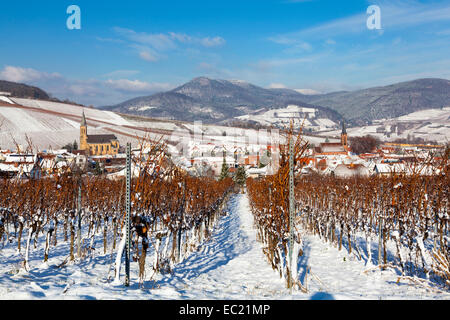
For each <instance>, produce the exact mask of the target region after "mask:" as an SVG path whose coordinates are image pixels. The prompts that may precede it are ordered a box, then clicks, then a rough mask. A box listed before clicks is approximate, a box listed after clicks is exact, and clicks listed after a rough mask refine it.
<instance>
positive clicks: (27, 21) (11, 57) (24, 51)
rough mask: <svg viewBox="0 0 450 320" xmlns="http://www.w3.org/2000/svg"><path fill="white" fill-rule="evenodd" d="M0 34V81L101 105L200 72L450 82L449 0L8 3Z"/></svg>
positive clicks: (333, 86) (317, 86)
mask: <svg viewBox="0 0 450 320" xmlns="http://www.w3.org/2000/svg"><path fill="white" fill-rule="evenodd" d="M72 4H75V5H78V6H79V7H80V9H81V30H69V29H68V28H67V26H66V20H67V18H68V17H69V14H67V13H66V10H67V7H68V6H69V5H72ZM370 5H377V6H379V8H380V10H381V11H380V12H381V29H380V30H370V29H368V28H367V25H366V20H367V19H368V18H369V15H370V14H368V13H367V12H366V11H367V8H368V7H369V6H370ZM0 32H1V33H0V35H1V40H0V41H1V42H0V43H1V45H0V79H5V80H9V81H17V82H23V83H27V84H31V85H37V86H39V87H41V88H43V89H44V90H46V91H48V92H50V93H51V94H53V95H54V96H56V97H58V98H69V99H71V100H75V101H78V102H81V103H84V104H88V105H91V104H92V105H94V106H101V105H106V104H116V103H119V102H122V101H123V100H126V99H129V98H133V97H136V96H142V95H148V94H151V93H154V92H158V91H164V90H169V89H171V88H174V87H176V86H178V85H181V84H183V83H184V82H187V81H189V80H190V79H192V78H194V77H198V76H207V77H210V78H219V79H240V80H245V81H248V82H251V83H253V84H256V85H260V86H262V87H266V88H269V87H286V88H291V89H300V90H303V89H308V90H313V91H317V92H331V91H337V90H355V89H359V88H366V87H371V86H377V85H387V84H392V83H396V82H400V81H408V80H413V79H417V78H426V77H437V78H446V79H450V45H449V43H450V2H449V1H438V0H435V1H417V0H401V1H386V0H382V1H363V0H358V1H357V0H345V1H331V0H330V1H327V0H278V1H275V0H273V1H264V0H259V1H255V0H239V1H235V0H227V1H216V0H209V1H203V0H197V1H194V0H192V1H186V0H185V1H169V0H168V1H153V0H147V1H133V0H129V1H104V0H96V1H92V0H91V1H86V0H72V1H62V0H57V1H25V2H20V3H19V2H18V1H8V2H5V3H2V10H1V11H0ZM303 92H304V91H303Z"/></svg>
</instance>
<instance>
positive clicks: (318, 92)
mask: <svg viewBox="0 0 450 320" xmlns="http://www.w3.org/2000/svg"><path fill="white" fill-rule="evenodd" d="M294 90H295V91H297V92H298V93H301V94H305V95H312V94H321V92H320V91H317V90H314V89H294Z"/></svg>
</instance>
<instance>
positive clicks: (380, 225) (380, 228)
mask: <svg viewBox="0 0 450 320" xmlns="http://www.w3.org/2000/svg"><path fill="white" fill-rule="evenodd" d="M382 197H383V185H381V194H380V195H379V198H378V199H379V203H378V205H379V207H380V211H379V214H380V216H379V217H378V265H381V246H382V244H383V243H382V239H383V215H384V209H383V205H382V203H383V199H382Z"/></svg>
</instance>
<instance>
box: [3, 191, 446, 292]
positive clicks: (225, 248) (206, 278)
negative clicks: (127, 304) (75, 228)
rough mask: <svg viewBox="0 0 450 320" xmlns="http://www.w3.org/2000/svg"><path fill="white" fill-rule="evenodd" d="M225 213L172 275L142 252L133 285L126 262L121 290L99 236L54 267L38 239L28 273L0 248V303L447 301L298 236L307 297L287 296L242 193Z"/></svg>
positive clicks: (12, 249)
mask: <svg viewBox="0 0 450 320" xmlns="http://www.w3.org/2000/svg"><path fill="white" fill-rule="evenodd" d="M227 212H228V214H227V215H225V216H223V217H222V218H221V219H220V220H219V222H217V225H216V227H215V229H214V230H213V232H212V235H211V237H210V238H209V240H208V241H206V242H204V243H203V244H202V245H200V246H199V248H198V250H197V251H196V252H194V253H191V254H190V255H189V256H188V257H186V258H185V259H184V260H183V261H182V262H181V263H179V264H177V265H175V267H174V270H173V273H172V274H165V275H153V271H152V270H151V265H152V263H151V262H152V261H151V260H152V254H151V251H152V249H151V247H150V249H149V251H150V252H149V254H148V256H147V270H146V276H145V281H144V283H143V285H142V286H140V285H139V284H138V280H137V279H138V266H137V263H135V262H132V263H131V285H130V287H129V288H126V287H125V286H123V285H122V284H114V283H113V282H112V280H113V279H114V274H113V273H114V272H113V263H114V258H115V255H114V254H112V253H110V252H108V253H107V254H103V246H102V242H101V238H102V236H101V234H98V236H97V237H96V242H95V244H96V247H97V250H96V251H95V252H94V254H93V255H92V256H91V257H90V258H87V259H85V260H82V261H78V262H75V263H69V264H66V265H65V266H62V267H58V265H60V264H61V263H62V262H63V261H64V259H65V258H66V257H67V254H68V246H67V243H65V242H63V241H62V239H59V242H58V244H57V246H56V247H53V248H52V249H51V251H50V257H49V261H48V262H47V263H43V262H42V257H43V248H42V247H43V245H42V242H43V241H44V239H42V238H43V236H41V239H40V241H39V244H38V246H37V248H36V249H33V251H32V252H31V254H30V266H31V270H30V271H29V272H26V271H24V270H23V269H21V268H20V262H21V261H22V260H23V256H22V254H23V251H24V250H22V253H21V254H19V253H18V252H17V250H16V244H15V243H14V244H6V246H5V247H4V248H2V249H1V250H0V299H26V300H29V299H33V300H35V299H58V300H62V299H76V300H79V299H109V300H111V299H112V300H116V299H139V300H143V299H145V300H148V299H171V300H172V299H176V300H178V299H189V300H190V299H214V300H215V299H232V300H236V299H246V300H252V299H264V300H274V299H277V300H290V299H294V300H305V299H352V300H353V299H370V300H378V299H402V300H403V299H424V300H436V299H438V300H449V299H450V292H437V291H427V290H426V289H425V288H423V287H417V286H412V285H410V284H408V283H407V282H404V281H401V282H399V283H397V278H398V274H396V273H395V272H394V271H392V270H385V271H380V270H372V269H370V268H368V269H366V266H365V262H364V261H363V260H358V259H357V258H356V256H354V255H349V254H348V253H347V252H346V251H345V250H342V251H338V249H337V248H334V247H332V246H329V244H327V243H324V242H322V240H320V239H318V238H317V237H315V236H312V235H306V234H304V233H303V235H304V238H303V241H304V255H303V256H302V257H301V258H300V260H299V272H300V279H301V280H302V281H303V283H304V284H306V285H307V287H308V289H309V292H308V293H302V292H299V291H297V292H294V293H293V294H292V295H291V294H290V293H289V291H288V290H287V289H285V286H284V281H283V280H282V279H280V277H279V275H278V273H277V272H276V271H274V270H272V268H271V267H270V265H269V264H268V263H267V260H266V258H265V256H264V254H263V252H262V247H261V244H260V243H259V242H257V241H256V231H255V229H254V227H253V217H252V214H251V211H250V207H249V202H248V198H247V196H246V195H245V194H238V195H235V196H233V197H232V198H231V200H230V202H229V203H228V208H227ZM60 232H61V231H60ZM308 267H309V268H310V272H309V273H307V272H306V270H307V268H308ZM122 273H123V270H122ZM122 277H123V274H122ZM122 280H123V279H122Z"/></svg>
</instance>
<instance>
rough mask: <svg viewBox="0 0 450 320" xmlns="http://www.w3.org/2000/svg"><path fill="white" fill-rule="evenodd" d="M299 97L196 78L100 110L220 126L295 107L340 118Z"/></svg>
mask: <svg viewBox="0 0 450 320" xmlns="http://www.w3.org/2000/svg"><path fill="white" fill-rule="evenodd" d="M303 97H304V95H303V94H301V93H298V92H296V91H294V90H290V89H265V88H262V87H258V86H256V85H253V84H250V83H248V82H244V81H239V80H216V79H209V78H206V77H198V78H195V79H193V80H191V81H189V82H188V83H185V84H183V85H181V86H179V87H177V88H175V89H173V90H170V91H167V92H160V93H156V94H153V95H150V96H144V97H138V98H134V99H131V100H128V101H125V102H122V103H120V104H117V105H114V106H105V107H100V109H103V110H109V111H115V112H120V113H131V114H135V115H141V116H148V117H162V118H166V119H174V120H183V121H194V120H201V121H204V122H206V123H223V122H225V121H227V120H230V119H233V118H235V117H238V116H242V115H247V114H252V113H254V112H261V111H264V110H268V109H272V108H283V107H286V106H287V105H289V104H297V105H301V106H302V107H309V108H315V109H317V110H318V113H319V115H320V116H321V117H323V118H329V119H332V120H335V121H339V119H341V118H342V117H341V115H340V114H339V113H338V112H336V111H334V110H333V109H331V108H328V107H322V106H316V105H313V104H311V103H308V102H305V99H303Z"/></svg>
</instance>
